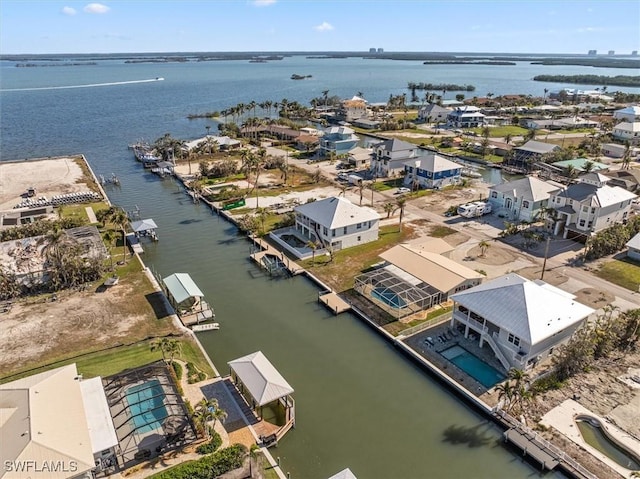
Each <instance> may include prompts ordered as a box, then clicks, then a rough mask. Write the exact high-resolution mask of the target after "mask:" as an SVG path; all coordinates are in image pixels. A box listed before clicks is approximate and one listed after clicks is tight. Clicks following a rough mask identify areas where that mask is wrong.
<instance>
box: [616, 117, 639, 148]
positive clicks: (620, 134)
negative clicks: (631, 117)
mask: <svg viewBox="0 0 640 479" xmlns="http://www.w3.org/2000/svg"><path fill="white" fill-rule="evenodd" d="M611 136H613V137H614V138H615V139H616V140H619V141H628V142H629V143H631V144H632V145H637V144H640V121H634V122H633V123H630V122H628V121H623V122H622V123H618V124H617V125H616V126H614V127H613V131H612V132H611Z"/></svg>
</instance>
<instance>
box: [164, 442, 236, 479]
mask: <svg viewBox="0 0 640 479" xmlns="http://www.w3.org/2000/svg"><path fill="white" fill-rule="evenodd" d="M247 453H248V451H247V448H246V447H245V446H243V445H242V444H234V445H233V446H229V447H227V448H225V449H221V450H220V451H218V452H214V453H213V454H211V455H208V456H204V457H203V458H202V459H198V460H197V461H191V462H185V463H182V464H179V465H177V466H175V467H172V468H171V469H168V470H166V471H163V472H160V473H158V474H156V475H154V476H152V477H153V478H154V479H211V478H212V477H218V476H220V475H222V474H225V473H227V472H229V471H232V470H234V469H237V468H239V467H240V466H242V463H243V461H244V458H245V457H246V455H247Z"/></svg>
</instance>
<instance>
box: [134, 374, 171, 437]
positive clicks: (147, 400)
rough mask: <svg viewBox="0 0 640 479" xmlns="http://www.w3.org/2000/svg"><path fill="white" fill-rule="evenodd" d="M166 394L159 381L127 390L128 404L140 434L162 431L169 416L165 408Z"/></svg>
mask: <svg viewBox="0 0 640 479" xmlns="http://www.w3.org/2000/svg"><path fill="white" fill-rule="evenodd" d="M163 400H164V392H163V390H162V386H161V385H160V382H159V381H158V380H157V379H154V380H152V381H147V382H144V383H142V384H138V385H137V386H133V387H130V388H129V389H128V390H127V404H129V412H130V413H131V416H132V417H133V423H134V425H135V427H136V430H137V431H138V433H145V432H149V431H153V430H155V429H160V428H161V427H162V421H163V420H164V419H165V418H166V417H167V416H168V414H167V409H166V408H165V407H164V402H163Z"/></svg>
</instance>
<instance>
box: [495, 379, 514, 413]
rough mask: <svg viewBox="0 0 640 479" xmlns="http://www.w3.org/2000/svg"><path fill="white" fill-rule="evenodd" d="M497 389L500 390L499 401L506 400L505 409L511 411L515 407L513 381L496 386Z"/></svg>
mask: <svg viewBox="0 0 640 479" xmlns="http://www.w3.org/2000/svg"><path fill="white" fill-rule="evenodd" d="M496 391H498V401H503V400H504V408H503V409H504V410H505V412H507V413H508V412H510V411H511V408H512V407H513V398H514V394H515V388H514V386H513V385H512V384H511V381H505V382H503V383H501V384H498V385H497V386H496Z"/></svg>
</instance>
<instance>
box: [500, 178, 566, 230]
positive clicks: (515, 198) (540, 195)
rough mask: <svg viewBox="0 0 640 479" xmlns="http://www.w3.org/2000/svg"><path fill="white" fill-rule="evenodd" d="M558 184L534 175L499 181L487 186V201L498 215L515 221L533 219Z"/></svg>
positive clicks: (556, 188)
mask: <svg viewBox="0 0 640 479" xmlns="http://www.w3.org/2000/svg"><path fill="white" fill-rule="evenodd" d="M559 187H560V185H559V184H556V183H551V182H546V181H542V180H540V179H538V178H536V177H534V176H527V177H525V178H520V179H519V180H514V181H509V182H507V183H501V184H499V185H494V186H491V187H490V188H489V198H488V201H489V203H491V206H492V211H493V212H494V213H495V214H497V215H498V216H502V217H506V218H509V219H510V220H512V221H513V220H517V221H529V222H530V221H535V220H537V219H538V217H539V216H540V214H541V211H543V210H544V209H545V208H546V206H547V202H548V201H549V197H550V196H551V192H553V191H557V190H558V188H559Z"/></svg>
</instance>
